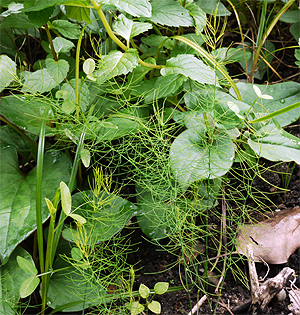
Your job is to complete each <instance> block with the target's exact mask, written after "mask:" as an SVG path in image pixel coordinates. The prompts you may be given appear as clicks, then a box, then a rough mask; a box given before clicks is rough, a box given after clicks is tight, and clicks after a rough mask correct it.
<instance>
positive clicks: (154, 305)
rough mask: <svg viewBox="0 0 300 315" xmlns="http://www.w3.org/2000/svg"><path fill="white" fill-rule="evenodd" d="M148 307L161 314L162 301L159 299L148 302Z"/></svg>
mask: <svg viewBox="0 0 300 315" xmlns="http://www.w3.org/2000/svg"><path fill="white" fill-rule="evenodd" d="M148 308H149V310H150V311H151V312H153V313H155V314H160V312H161V306H160V303H159V302H157V301H152V302H151V303H149V304H148Z"/></svg>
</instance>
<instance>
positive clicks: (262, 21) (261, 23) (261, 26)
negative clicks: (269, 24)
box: [256, 0, 268, 46]
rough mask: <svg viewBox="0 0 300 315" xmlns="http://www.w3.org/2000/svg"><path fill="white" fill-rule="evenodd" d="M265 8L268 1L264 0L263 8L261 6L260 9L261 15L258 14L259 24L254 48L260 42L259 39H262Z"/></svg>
mask: <svg viewBox="0 0 300 315" xmlns="http://www.w3.org/2000/svg"><path fill="white" fill-rule="evenodd" d="M267 6H268V1H267V0H264V1H263V6H262V9H261V14H260V22H259V28H258V33H257V39H256V46H257V45H258V44H259V43H260V42H261V38H262V35H263V31H264V28H265V24H266V14H267Z"/></svg>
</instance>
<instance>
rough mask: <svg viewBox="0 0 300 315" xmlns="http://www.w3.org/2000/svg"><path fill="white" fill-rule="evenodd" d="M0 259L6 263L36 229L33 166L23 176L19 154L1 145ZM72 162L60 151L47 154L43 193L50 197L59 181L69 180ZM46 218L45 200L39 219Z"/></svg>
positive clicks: (47, 213)
mask: <svg viewBox="0 0 300 315" xmlns="http://www.w3.org/2000/svg"><path fill="white" fill-rule="evenodd" d="M0 154H1V163H0V175H1V176H0V187H1V190H0V229H1V234H0V259H1V262H2V263H5V262H7V260H8V257H9V255H10V254H11V253H12V251H13V250H14V249H15V248H16V247H17V245H18V244H20V243H21V242H22V241H23V240H24V239H26V238H27V237H28V236H29V235H30V234H32V232H33V231H34V230H35V229H36V213H35V211H36V210H35V202H36V201H35V195H36V169H35V168H34V169H33V170H32V171H30V172H29V173H28V174H27V175H26V176H23V175H22V174H21V173H19V172H18V169H19V164H18V156H17V152H16V150H15V149H13V148H11V147H7V148H0ZM70 173H71V162H70V160H69V158H68V157H67V156H66V155H64V154H63V153H61V152H57V151H53V152H50V153H46V154H45V156H44V165H43V186H42V196H45V197H46V196H48V197H50V198H53V196H54V195H55V192H56V189H57V187H58V186H59V183H60V181H62V180H63V181H68V180H69V178H70ZM48 217H49V211H48V209H47V206H46V203H44V204H43V207H42V218H43V221H45V220H46V219H47V218H48Z"/></svg>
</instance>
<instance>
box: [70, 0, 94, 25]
mask: <svg viewBox="0 0 300 315" xmlns="http://www.w3.org/2000/svg"><path fill="white" fill-rule="evenodd" d="M89 2H90V1H87V3H88V5H89ZM74 4H77V3H76V1H75V2H74ZM91 12H92V11H91V9H90V8H85V7H81V6H69V5H67V6H66V13H67V17H68V18H70V19H74V20H77V21H78V22H82V21H83V22H86V23H87V24H91V23H92V21H91V18H90V15H91Z"/></svg>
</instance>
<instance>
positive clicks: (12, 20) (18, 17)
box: [0, 13, 34, 36]
mask: <svg viewBox="0 0 300 315" xmlns="http://www.w3.org/2000/svg"><path fill="white" fill-rule="evenodd" d="M11 27H16V28H34V24H33V23H32V22H31V21H30V20H29V19H28V16H27V15H26V14H25V13H18V14H11V15H9V16H8V17H6V18H4V20H3V21H1V23H0V29H3V28H11ZM2 32H3V31H1V36H2Z"/></svg>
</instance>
